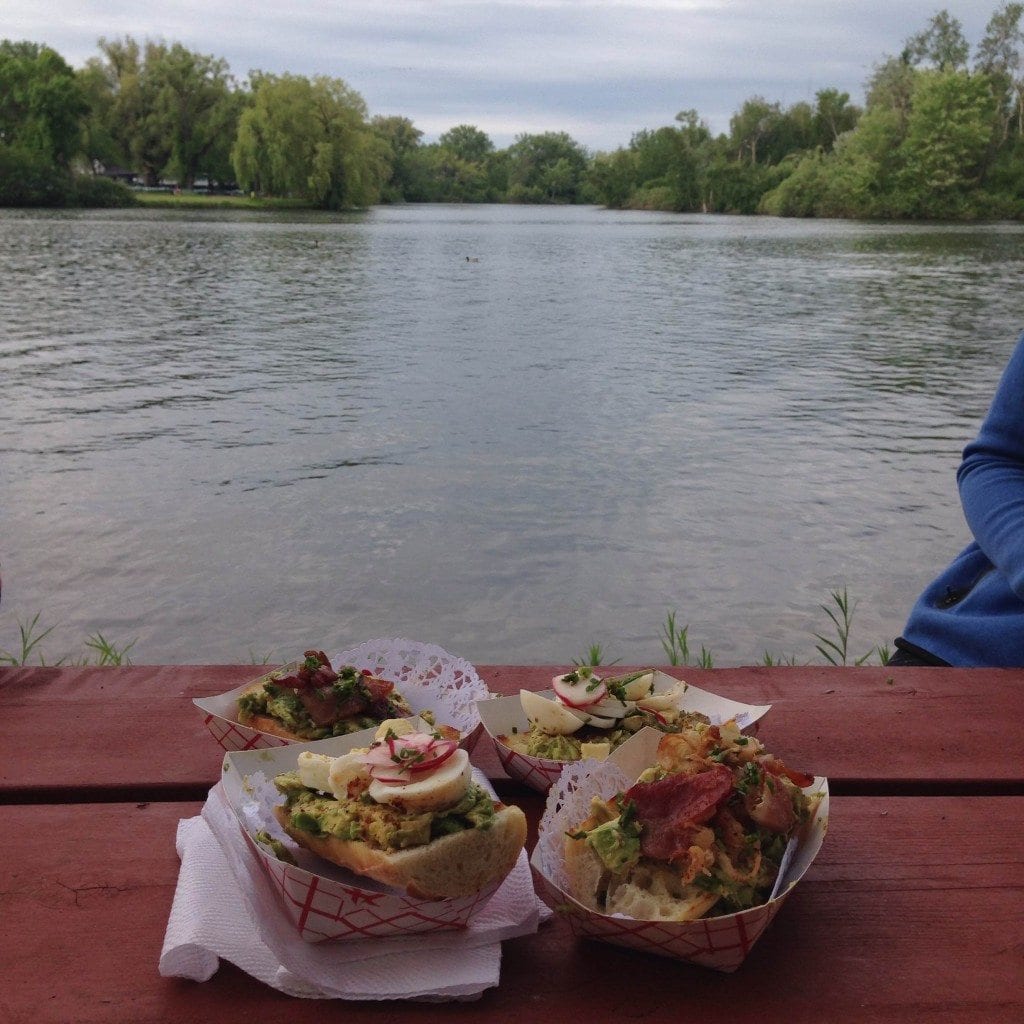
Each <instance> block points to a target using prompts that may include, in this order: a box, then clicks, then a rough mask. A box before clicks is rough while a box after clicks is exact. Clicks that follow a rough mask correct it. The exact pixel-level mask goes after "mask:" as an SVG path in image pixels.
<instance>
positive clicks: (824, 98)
mask: <svg viewBox="0 0 1024 1024" xmlns="http://www.w3.org/2000/svg"><path fill="white" fill-rule="evenodd" d="M814 99H815V107H814V114H813V117H812V120H811V130H812V133H813V141H814V145H816V146H820V147H821V148H822V149H825V150H830V149H831V148H832V147H833V146H834V145H835V144H836V140H837V139H838V138H839V136H840V135H842V134H843V133H844V132H848V131H852V130H853V128H854V127H855V126H856V124H857V119H858V118H859V117H860V114H861V111H860V108H859V107H856V106H852V105H851V104H850V94H849V93H848V92H840V91H839V90H838V89H820V90H818V92H816V93H815V94H814Z"/></svg>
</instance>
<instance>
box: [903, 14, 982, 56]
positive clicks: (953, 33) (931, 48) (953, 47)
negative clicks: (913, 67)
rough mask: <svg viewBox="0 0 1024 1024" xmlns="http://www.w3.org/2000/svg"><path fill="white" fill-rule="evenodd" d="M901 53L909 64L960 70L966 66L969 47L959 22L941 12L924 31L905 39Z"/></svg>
mask: <svg viewBox="0 0 1024 1024" xmlns="http://www.w3.org/2000/svg"><path fill="white" fill-rule="evenodd" d="M903 52H904V53H905V54H906V57H907V60H908V61H909V63H911V64H921V63H928V64H931V65H932V66H933V67H935V68H937V69H938V70H939V71H959V70H962V69H963V68H966V67H967V56H968V54H969V53H970V52H971V48H970V46H969V45H968V42H967V40H966V39H965V38H964V30H963V25H962V24H961V23H960V20H959V19H958V18H954V17H953V16H952V15H951V14H950V13H949V11H946V10H942V11H939V13H938V14H936V15H935V16H934V17H933V18H932V20H931V21H930V22H929V23H928V27H927V28H926V29H925V30H924V31H923V32H919V33H918V34H917V35H915V36H911V37H910V38H909V39H908V40H907V42H906V46H905V48H904V51H903Z"/></svg>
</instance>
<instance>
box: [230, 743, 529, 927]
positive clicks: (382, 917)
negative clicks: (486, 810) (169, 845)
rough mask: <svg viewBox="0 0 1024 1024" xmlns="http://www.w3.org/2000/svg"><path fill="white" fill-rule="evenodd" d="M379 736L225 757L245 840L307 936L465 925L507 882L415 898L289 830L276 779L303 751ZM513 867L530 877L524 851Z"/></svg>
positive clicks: (333, 750)
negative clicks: (266, 838)
mask: <svg viewBox="0 0 1024 1024" xmlns="http://www.w3.org/2000/svg"><path fill="white" fill-rule="evenodd" d="M373 736H374V730H371V729H368V730H365V731H363V732H360V733H353V734H352V735H351V736H336V737H333V738H330V739H325V740H317V741H315V742H312V743H292V744H289V745H288V746H287V747H276V748H261V749H258V750H248V751H229V752H228V753H227V754H225V755H224V765H223V772H222V776H221V785H222V786H223V791H224V795H225V797H226V799H227V801H228V804H229V806H230V807H231V810H232V811H233V812H234V814H235V816H236V817H237V819H238V825H239V830H240V837H241V841H243V842H244V843H245V844H246V845H247V846H248V848H249V853H250V854H251V856H252V857H255V858H256V859H257V860H258V862H259V864H260V866H261V868H262V875H263V878H264V880H265V881H266V883H267V885H269V886H270V887H271V888H272V889H273V890H274V892H275V893H276V895H277V897H278V904H279V906H280V907H281V909H282V911H283V912H284V913H285V914H286V915H287V916H288V917H289V918H290V919H291V921H292V923H293V924H294V926H295V928H296V929H297V931H298V932H299V934H300V935H301V936H302V938H303V939H305V940H306V941H307V942H322V941H324V940H325V939H362V938H370V937H373V938H382V937H389V936H396V935H408V934H412V933H420V932H438V931H447V930H451V929H460V928H465V927H466V926H467V924H468V923H469V922H470V920H471V919H472V918H473V916H474V915H475V914H477V913H478V912H479V911H480V910H481V908H483V907H484V906H485V905H486V904H487V903H488V901H489V900H490V899H491V898H492V897H493V896H494V894H495V892H496V891H497V890H498V889H499V887H500V885H501V883H500V882H496V883H495V884H494V885H492V886H491V887H490V888H488V889H486V890H483V891H481V892H479V893H475V894H473V895H471V896H466V897H462V898H459V899H450V900H422V899H416V898H415V897H412V896H408V895H406V894H405V893H402V892H400V891H398V890H395V889H392V888H389V887H388V886H385V885H381V884H379V883H377V882H375V881H373V880H372V879H369V878H364V877H362V876H359V875H355V874H353V873H352V872H350V871H346V870H345V869H343V868H340V867H337V866H336V865H334V864H331V863H330V862H329V861H326V860H324V859H323V858H322V857H318V856H317V855H316V854H314V853H311V852H310V851H308V850H305V849H303V848H301V847H299V846H298V845H297V844H296V843H295V842H293V841H292V839H291V838H290V837H289V836H288V835H287V834H286V833H285V832H284V830H283V829H282V828H281V826H280V825H279V824H278V822H277V819H276V818H275V817H274V815H273V813H272V810H271V808H272V807H273V806H274V805H275V804H278V803H282V802H283V797H281V796H280V794H278V792H277V790H276V789H275V788H274V785H273V779H274V777H275V776H276V775H279V774H281V773H282V772H289V771H294V770H295V767H296V764H297V759H298V755H299V752H300V751H303V750H311V751H314V752H316V753H321V754H329V755H330V756H332V757H338V756H339V755H341V754H343V753H346V752H347V751H349V750H352V749H354V748H356V747H366V746H369V745H370V743H371V742H372V741H373ZM473 778H474V781H476V782H477V783H479V784H480V785H482V786H484V788H486V789H487V790H488V791H489V792H490V793H491V794H492V795H493V793H494V791H493V789H492V788H491V786H490V783H489V782H488V781H487V779H486V778H485V777H484V776H483V775H482V774H481V773H480V772H479V770H478V769H475V768H474V770H473ZM260 832H266V833H268V834H269V835H270V836H271V837H272V838H274V839H276V840H279V841H280V842H281V843H282V844H283V845H284V846H285V847H286V848H287V849H288V851H289V852H290V853H291V854H292V856H293V857H294V859H295V861H296V864H289V863H286V862H285V861H283V860H279V859H278V857H277V855H276V854H275V853H274V852H273V850H272V849H271V848H270V846H269V845H268V844H265V843H264V842H261V841H259V839H258V838H257V836H258V834H259V833H260ZM513 871H514V872H515V871H518V872H520V873H522V872H525V873H526V878H527V880H528V879H529V873H530V871H529V867H528V865H527V862H526V856H525V854H523V855H521V856H520V859H519V863H518V864H517V866H516V868H514V869H513ZM520 881H522V879H520Z"/></svg>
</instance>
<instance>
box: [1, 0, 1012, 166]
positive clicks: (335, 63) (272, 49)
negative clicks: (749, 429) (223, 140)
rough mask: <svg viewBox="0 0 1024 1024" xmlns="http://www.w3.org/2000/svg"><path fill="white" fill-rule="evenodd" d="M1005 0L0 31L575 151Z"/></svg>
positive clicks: (40, 20)
mask: <svg viewBox="0 0 1024 1024" xmlns="http://www.w3.org/2000/svg"><path fill="white" fill-rule="evenodd" d="M1004 5H1005V0H982V2H979V0H951V2H947V3H945V4H943V3H942V2H941V0H878V2H876V0H865V2H861V0H646V2H641V0H593V2H591V0H482V2H480V0H290V2H285V3H280V2H273V3H270V2H267V0H217V2H216V3H211V2H210V0H180V2H175V0H164V2H162V3H159V4H150V3H144V2H141V0H0V37H2V38H7V39H12V40H28V41H31V42H36V43H45V44H47V45H49V46H51V47H53V49H55V50H57V52H58V53H60V54H61V56H63V57H64V59H65V60H67V61H68V63H69V64H71V65H72V66H73V67H81V66H82V65H83V64H84V63H85V61H87V60H88V59H89V58H90V57H95V56H98V55H99V50H98V46H97V44H98V41H99V39H100V38H101V37H105V38H108V39H110V38H120V37H124V36H126V35H128V36H132V37H133V38H135V39H136V40H138V41H139V42H144V41H146V40H152V41H163V42H166V43H168V44H170V43H181V44H182V45H184V46H185V47H187V48H188V49H190V50H192V51H194V52H197V53H201V54H207V55H211V56H214V57H221V58H223V59H224V60H226V61H227V63H228V65H229V67H230V69H231V72H232V73H233V74H234V76H235V77H236V78H237V79H239V80H245V79H246V78H247V77H248V74H249V72H250V70H253V69H256V70H260V71H265V72H271V73H279V74H280V73H284V72H290V73H292V74H297V75H307V76H310V77H312V76H314V75H328V76H331V77H333V78H341V79H344V80H345V82H347V83H348V85H349V86H351V87H352V88H353V89H355V90H356V91H357V92H358V93H359V94H360V95H361V96H362V97H363V99H364V100H365V101H366V103H367V106H368V108H369V112H370V114H371V115H377V114H380V115H401V116H403V117H408V118H410V119H411V120H412V121H413V123H414V124H415V126H416V127H417V128H419V129H420V131H422V132H423V141H424V142H432V141H436V139H437V138H438V136H439V135H441V134H442V133H443V132H445V131H447V130H448V129H449V128H452V127H454V126H456V125H459V124H472V125H475V126H476V127H477V128H480V129H482V130H483V131H484V132H486V133H487V134H488V135H489V136H490V138H491V141H492V142H493V143H494V144H495V146H497V147H498V148H504V147H506V146H508V145H510V144H511V143H512V142H514V141H515V139H516V137H517V136H518V135H521V134H523V133H538V132H547V131H556V132H561V131H564V132H568V134H569V135H571V136H572V138H573V139H575V141H576V142H578V143H579V144H581V145H582V146H585V147H586V148H587V149H588V150H590V151H591V152H597V151H602V150H604V151H608V150H614V149H616V148H618V147H620V146H626V145H628V144H629V140H630V138H631V137H632V136H633V134H634V133H635V132H636V131H638V130H640V129H655V128H660V127H662V126H663V125H671V124H674V123H675V116H676V114H677V113H679V111H681V110H687V109H693V110H696V111H697V113H698V114H699V116H700V117H701V118H702V119H703V120H704V121H705V122H706V123H707V124H708V126H709V127H710V128H711V130H712V131H713V132H714V133H716V134H717V133H719V132H727V131H728V130H729V119H730V118H731V117H732V115H733V114H735V113H736V112H737V111H738V110H739V109H740V107H741V106H742V105H743V102H744V101H745V100H747V99H749V98H751V97H753V96H761V97H763V98H764V99H766V100H768V101H769V102H778V103H780V104H781V105H782V106H783V107H784V108H785V107H788V106H790V105H792V104H794V103H798V102H801V101H806V102H809V103H811V104H813V103H814V98H815V93H817V92H818V91H819V90H821V89H829V88H836V89H839V90H841V91H844V92H848V93H849V94H850V98H851V100H852V102H854V103H858V104H862V103H863V99H864V85H865V83H866V81H867V80H868V78H869V77H870V75H871V73H872V70H873V69H874V67H875V66H876V65H877V64H879V63H881V62H882V61H884V60H885V58H886V57H888V56H892V55H895V54H898V53H899V52H900V50H901V49H902V48H903V44H904V42H905V41H906V40H907V39H908V38H909V37H910V36H912V35H914V34H916V33H918V32H920V31H923V30H924V29H925V28H927V26H928V23H929V21H930V20H931V18H932V17H933V16H934V15H935V14H936V13H938V12H939V11H940V10H942V9H945V10H947V11H948V12H949V13H950V14H951V15H952V16H953V17H955V18H957V19H958V20H959V21H960V23H961V25H962V27H963V31H964V35H965V37H966V38H967V40H968V42H969V43H970V44H971V46H972V52H973V47H974V46H976V45H977V43H978V41H979V40H980V39H981V37H982V36H983V34H984V31H985V26H986V24H987V23H988V20H989V18H990V17H991V16H992V14H993V13H994V12H995V11H996V10H998V9H1001V8H1002V7H1003V6H1004Z"/></svg>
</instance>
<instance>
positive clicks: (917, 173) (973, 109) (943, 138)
mask: <svg viewBox="0 0 1024 1024" xmlns="http://www.w3.org/2000/svg"><path fill="white" fill-rule="evenodd" d="M996 123H997V118H996V105H995V101H994V98H993V96H992V94H991V92H990V90H989V88H988V83H987V82H986V81H985V79H984V78H983V77H981V76H977V75H970V74H968V73H967V72H966V71H923V72H920V73H919V76H918V81H917V84H916V87H915V89H914V97H913V108H912V111H911V116H910V119H909V121H908V123H907V134H906V138H905V139H904V141H903V143H902V145H901V147H900V154H899V157H900V160H901V161H902V164H903V166H902V168H901V170H900V172H899V174H898V176H897V179H896V181H895V185H896V188H897V197H898V205H899V207H900V209H901V212H902V213H903V214H904V215H909V216H926V217H959V216H964V215H970V213H971V209H970V203H971V193H972V192H973V191H974V190H976V188H977V186H978V185H979V183H980V181H981V178H982V175H983V173H984V170H985V167H986V162H987V159H986V158H987V155H988V154H989V152H990V149H989V143H990V141H991V139H992V136H993V133H994V132H995V130H996Z"/></svg>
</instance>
